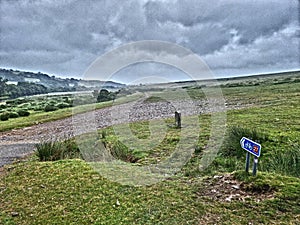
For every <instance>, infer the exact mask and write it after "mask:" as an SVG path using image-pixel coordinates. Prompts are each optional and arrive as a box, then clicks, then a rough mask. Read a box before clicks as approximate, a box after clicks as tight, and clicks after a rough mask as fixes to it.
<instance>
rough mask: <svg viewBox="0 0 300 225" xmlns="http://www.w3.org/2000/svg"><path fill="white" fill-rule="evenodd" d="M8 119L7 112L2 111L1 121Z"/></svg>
mask: <svg viewBox="0 0 300 225" xmlns="http://www.w3.org/2000/svg"><path fill="white" fill-rule="evenodd" d="M8 119H9V113H8V112H3V113H1V114H0V120H1V121H6V120H8Z"/></svg>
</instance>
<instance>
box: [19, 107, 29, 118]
mask: <svg viewBox="0 0 300 225" xmlns="http://www.w3.org/2000/svg"><path fill="white" fill-rule="evenodd" d="M17 113H18V114H19V116H20V117H25V116H29V115H30V112H28V111H27V110H24V109H21V110H18V111H17Z"/></svg>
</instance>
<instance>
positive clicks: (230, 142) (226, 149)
mask: <svg viewBox="0 0 300 225" xmlns="http://www.w3.org/2000/svg"><path fill="white" fill-rule="evenodd" d="M242 137H247V138H250V139H251V140H253V141H255V142H258V143H260V144H261V143H263V142H265V141H267V140H268V139H269V138H268V136H267V135H265V134H263V133H260V132H259V131H257V130H256V129H248V128H243V127H239V126H233V127H230V128H229V129H228V132H227V135H226V138H225V140H224V144H223V147H222V149H221V154H222V155H223V156H236V157H237V158H241V157H244V156H245V150H243V149H242V148H241V145H240V140H241V139H242Z"/></svg>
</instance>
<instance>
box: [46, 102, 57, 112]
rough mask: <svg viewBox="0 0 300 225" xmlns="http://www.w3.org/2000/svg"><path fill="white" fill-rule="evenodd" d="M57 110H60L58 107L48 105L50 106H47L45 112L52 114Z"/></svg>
mask: <svg viewBox="0 0 300 225" xmlns="http://www.w3.org/2000/svg"><path fill="white" fill-rule="evenodd" d="M57 109H58V108H57V107H56V106H54V105H50V104H48V105H46V106H45V108H44V111H45V112H52V111H55V110H57Z"/></svg>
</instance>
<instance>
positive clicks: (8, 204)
mask: <svg viewBox="0 0 300 225" xmlns="http://www.w3.org/2000/svg"><path fill="white" fill-rule="evenodd" d="M187 90H188V91H189V93H190V95H191V96H193V95H194V98H197V97H199V96H197V95H198V93H199V92H197V91H196V89H195V88H193V87H190V88H187ZM222 91H223V94H224V96H225V98H226V99H227V101H228V103H230V104H250V105H252V107H249V108H244V109H236V110H230V111H228V112H227V129H226V137H225V140H224V142H223V146H222V148H221V149H220V151H219V152H218V155H217V157H216V159H215V160H214V161H213V163H212V164H211V165H210V166H209V167H208V168H207V169H206V170H204V171H199V169H198V168H199V163H200V160H201V157H202V155H203V152H204V151H205V149H206V146H207V142H208V138H209V135H210V129H211V128H210V120H211V115H210V114H202V115H200V116H199V123H200V127H201V131H200V132H199V140H198V144H197V146H195V152H194V154H193V155H192V158H191V159H190V160H189V162H188V163H187V164H186V165H185V166H184V167H183V168H182V170H181V171H179V172H178V173H176V175H174V176H173V177H170V178H168V179H166V180H164V181H162V182H158V183H156V184H153V185H150V186H142V187H134V186H129V185H121V184H119V183H116V182H113V181H111V180H109V179H106V178H104V177H103V176H101V175H100V174H99V173H97V172H95V171H94V170H93V169H92V168H91V167H90V166H89V164H87V163H86V162H85V161H83V160H81V159H68V160H67V159H65V160H59V161H54V162H39V161H38V160H37V158H36V157H35V156H33V157H31V158H30V159H29V160H28V161H26V162H22V163H16V164H13V165H9V166H6V167H5V169H4V172H3V173H2V174H1V175H0V176H1V180H0V194H1V199H0V221H1V222H0V223H2V224H300V198H299V196H300V174H299V171H300V148H299V147H300V108H299V105H300V85H299V83H298V82H295V79H289V80H287V81H286V82H280V83H279V82H278V81H275V82H265V83H263V84H261V85H257V84H255V83H253V85H245V83H243V84H238V85H235V86H230V85H229V86H224V87H223V88H222ZM156 100H160V99H155V101H156ZM165 122H166V123H167V124H172V120H170V119H166V120H165ZM148 125H149V123H148V122H147V121H144V122H139V123H132V124H130V128H131V130H132V131H133V133H135V134H136V135H137V136H138V137H139V138H140V139H145V138H147V137H149V126H148ZM241 136H247V137H250V136H251V137H252V138H255V139H257V140H259V142H260V143H261V144H262V155H261V157H260V159H259V165H258V175H257V176H256V177H253V176H251V175H250V176H249V175H247V174H245V172H244V171H243V168H244V161H245V152H244V150H242V149H240V147H239V139H240V138H241ZM179 137H180V130H178V129H175V128H173V127H171V126H170V127H169V129H168V130H167V135H166V136H165V138H164V139H163V141H162V142H161V143H160V145H158V146H156V147H154V148H153V149H152V150H151V151H148V152H146V153H145V152H143V146H139V148H136V149H128V148H126V146H121V145H120V142H119V140H118V138H117V137H116V135H115V133H114V131H113V129H112V128H106V129H105V130H100V131H99V140H98V141H100V142H102V143H103V144H105V145H106V146H107V148H108V149H109V150H110V151H111V153H115V151H116V150H118V151H121V153H122V154H120V152H117V153H118V154H117V153H116V155H115V156H116V157H119V158H120V159H122V160H124V161H127V162H128V163H130V162H131V159H133V158H134V159H135V160H134V162H131V163H130V164H133V165H134V166H137V167H139V166H143V165H149V164H150V163H156V162H158V161H159V160H160V161H162V160H164V159H166V158H167V157H168V155H169V154H170V153H171V152H172V151H173V150H174V147H175V146H176V144H177V143H178V141H179ZM123 153H124V154H123ZM128 155H130V156H131V157H124V156H128ZM122 157H123V158H122Z"/></svg>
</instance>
